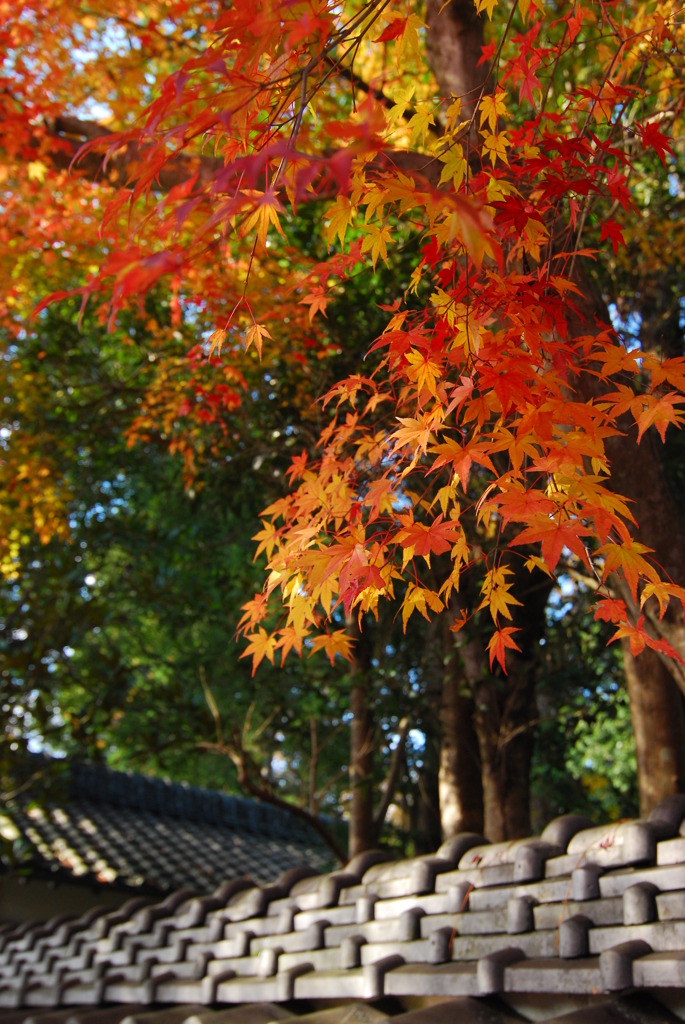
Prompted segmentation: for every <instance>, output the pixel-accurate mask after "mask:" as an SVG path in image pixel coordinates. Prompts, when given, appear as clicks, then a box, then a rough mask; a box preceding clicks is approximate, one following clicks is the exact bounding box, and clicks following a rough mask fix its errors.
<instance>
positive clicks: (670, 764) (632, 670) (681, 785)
mask: <svg viewBox="0 0 685 1024" xmlns="http://www.w3.org/2000/svg"><path fill="white" fill-rule="evenodd" d="M623 657H624V661H625V668H626V682H627V684H628V695H629V697H630V715H631V719H632V723H633V732H634V734H635V751H636V755H637V778H638V787H639V794H640V814H641V815H642V816H646V815H648V814H649V812H650V811H651V810H652V808H653V807H655V806H656V804H658V803H659V801H660V800H663V799H664V797H667V796H670V795H671V794H673V793H683V792H685V743H683V737H684V736H685V702H684V701H683V696H682V694H681V693H680V691H679V690H678V687H677V686H676V684H675V681H674V680H673V677H672V675H671V674H670V672H669V671H668V667H667V666H666V665H665V664H664V662H663V661H662V659H661V658H660V657H659V655H658V654H657V653H656V652H655V651H651V650H648V649H647V650H645V651H643V652H642V654H639V655H638V656H637V657H633V655H632V654H631V653H630V650H629V648H628V645H627V644H625V643H624V645H623Z"/></svg>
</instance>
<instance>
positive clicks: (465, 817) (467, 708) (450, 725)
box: [438, 636, 483, 839]
mask: <svg viewBox="0 0 685 1024" xmlns="http://www.w3.org/2000/svg"><path fill="white" fill-rule="evenodd" d="M450 639H452V638H451V636H450ZM474 710H475V705H474V702H473V698H472V697H471V696H469V695H468V693H466V692H465V679H464V675H463V669H460V667H459V663H458V661H457V658H456V652H455V654H454V655H453V657H452V660H451V662H450V663H448V665H447V666H446V668H445V671H444V675H443V684H442V698H441V702H440V772H439V776H438V785H439V794H440V822H441V825H442V836H443V839H450V838H451V837H452V836H454V835H456V834H457V833H458V832H482V831H483V787H482V784H481V763H480V756H479V749H478V737H477V736H476V731H475V729H474Z"/></svg>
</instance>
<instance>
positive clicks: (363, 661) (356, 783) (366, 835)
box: [348, 632, 377, 857]
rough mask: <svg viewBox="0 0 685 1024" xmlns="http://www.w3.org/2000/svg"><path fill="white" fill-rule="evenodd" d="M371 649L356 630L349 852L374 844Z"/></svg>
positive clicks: (353, 674) (360, 850) (359, 850)
mask: <svg viewBox="0 0 685 1024" xmlns="http://www.w3.org/2000/svg"><path fill="white" fill-rule="evenodd" d="M370 670H371V652H370V651H369V649H368V642H367V638H365V637H364V635H363V633H360V632H357V642H356V645H355V656H354V663H353V665H352V689H351V692H350V710H351V712H352V723H351V727H350V790H351V806H350V833H349V850H348V852H349V856H350V857H354V856H355V855H356V854H358V853H362V852H363V851H364V850H369V849H372V848H373V847H374V846H375V845H376V841H377V840H376V827H375V823H374V813H373V797H374V793H373V770H374V746H375V737H374V724H375V723H374V715H373V709H372V706H371V703H370V699H369V698H370V691H371V680H370Z"/></svg>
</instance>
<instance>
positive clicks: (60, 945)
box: [0, 797, 685, 1024]
mask: <svg viewBox="0 0 685 1024" xmlns="http://www.w3.org/2000/svg"><path fill="white" fill-rule="evenodd" d="M684 818H685V797H682V798H671V799H669V800H667V801H665V802H664V803H663V804H662V805H660V806H659V808H657V810H656V811H655V812H653V814H652V815H651V816H650V818H649V819H648V820H644V821H628V822H622V823H620V824H617V825H612V826H609V827H605V828H593V827H589V823H588V822H587V821H586V820H585V819H582V818H578V817H575V816H566V817H563V818H560V819H557V820H556V821H554V822H552V823H551V825H549V826H548V827H547V829H545V831H544V832H543V834H542V836H541V837H540V838H538V839H529V840H521V841H516V842H511V843H500V844H492V845H491V844H487V843H486V842H485V841H484V840H483V839H482V838H481V837H478V836H473V835H470V834H469V835H462V836H458V837H457V838H456V839H453V840H451V841H449V842H447V843H445V844H443V846H442V847H441V848H440V849H439V850H438V851H437V853H436V854H435V855H433V856H429V857H419V858H416V859H413V860H406V861H400V862H387V861H386V859H385V855H383V854H381V853H377V852H374V853H367V854H362V855H361V856H359V857H357V858H355V859H354V860H353V861H352V862H351V863H350V864H348V865H347V867H346V868H345V869H343V870H341V871H336V872H333V873H332V874H328V875H312V874H310V873H309V872H307V871H306V870H299V871H290V872H288V873H286V874H285V875H283V876H281V878H280V879H279V880H278V881H277V882H276V883H275V884H272V885H269V886H265V887H256V886H251V885H249V884H248V883H247V882H245V881H234V882H230V883H227V884H225V885H224V886H222V887H221V888H220V889H219V890H217V891H216V892H215V893H214V894H213V895H212V896H208V897H195V898H191V897H189V895H188V894H187V893H183V892H178V893H175V894H174V895H172V896H169V897H168V898H167V899H166V900H165V901H164V902H162V903H151V902H147V903H146V902H143V901H140V900H135V901H131V902H129V903H128V904H126V905H125V906H124V907H123V908H120V909H119V910H117V911H115V912H102V911H101V912H96V911H94V912H92V913H90V914H88V915H86V916H84V917H82V918H79V919H75V920H64V919H56V920H53V921H50V922H48V923H47V924H45V925H41V926H28V925H22V926H16V927H13V928H6V929H5V930H4V931H0V1007H2V1008H4V1010H5V1011H8V1012H9V1011H11V1014H10V1015H9V1016H7V1018H6V1019H5V1024H15V1022H16V1024H19V1022H20V1021H21V1022H22V1024H23V1022H25V1021H26V1020H27V1018H29V1017H31V1015H32V1014H35V1013H36V1012H38V1011H39V1010H42V1011H50V1015H49V1016H47V1017H45V1018H43V1024H64V1022H66V1020H67V1018H69V1019H70V1020H72V1021H73V1024H76V1021H82V1024H112V1022H111V1021H110V1020H109V1019H107V1020H105V1019H104V1018H102V1019H101V1020H100V1018H92V1019H91V1018H90V1017H89V1016H88V1014H89V1013H92V1012H94V1011H96V1010H98V1008H99V1007H101V1006H102V1005H103V1004H105V1003H106V1004H110V1007H111V1004H114V1006H115V1007H116V1006H117V1005H118V1006H119V1011H118V1012H119V1013H120V1015H121V1016H124V1015H125V1014H128V1015H129V1019H128V1024H135V1022H138V1021H139V1022H140V1024H148V1016H147V1015H148V1013H149V1012H151V1011H152V1010H153V1009H154V1008H155V1007H160V1006H164V1007H166V1008H167V1009H165V1011H164V1013H165V1016H164V1017H163V1021H164V1024H167V1022H168V1024H173V1022H174V1021H176V1020H178V1021H180V1020H188V1021H190V1019H191V1018H192V1024H229V1022H230V1021H236V1022H238V1021H240V1022H241V1024H242V1022H245V1024H249V1022H250V1021H253V1020H254V1021H255V1024H266V1022H267V1021H270V1020H276V1019H278V1018H280V1017H281V1016H282V1015H283V1004H285V1009H286V1010H287V1011H288V1012H291V1013H293V1014H296V1015H298V1018H300V1017H301V1015H302V1014H303V1013H304V1012H305V1011H307V1010H308V1009H311V1008H312V1007H313V1006H320V1005H321V1004H322V1003H328V1004H329V1005H331V1001H333V1002H338V1003H340V1002H342V1003H344V1004H345V1006H343V1007H342V1008H341V1007H340V1006H338V1007H337V1009H336V1011H335V1012H336V1013H337V1014H338V1016H335V1013H333V1015H332V1016H331V1017H328V1018H326V1017H317V1018H316V1020H315V1021H313V1020H310V1019H309V1018H305V1019H306V1020H307V1024H353V1022H355V1021H359V1024H362V1022H369V1024H371V1022H373V1021H376V1020H379V1019H380V1017H379V1016H378V1013H379V1012H382V1013H393V1014H399V1016H397V1018H396V1020H395V1021H394V1022H393V1024H442V1022H443V1021H445V1022H446V1021H450V1022H460V1024H461V1022H469V1021H473V1022H476V1021H478V1022H480V1024H505V1022H509V1021H512V1020H521V1019H522V1018H523V1019H529V1020H547V1021H551V1020H554V1021H555V1022H556V1024H562V1022H563V1024H572V1022H574V1021H583V1022H586V1024H592V1022H594V1021H598V1022H599V1021H607V1022H616V1024H621V1022H624V1021H625V1022H627V1021H632V1022H634V1024H635V1022H640V1021H642V1022H649V1024H661V1022H665V1021H671V1020H676V1019H685V821H684ZM419 998H423V999H429V1000H435V999H439V1000H445V1001H446V1002H444V1003H443V1004H441V1005H440V1006H431V1007H430V1008H425V1007H424V1008H423V1009H420V1010H413V1011H412V1012H411V1013H409V1012H406V1011H407V1009H408V1007H409V1006H415V1005H416V1000H417V999H419ZM355 1000H361V1001H365V1004H364V1005H362V1006H357V1007H356V1008H355V1006H354V1005H352V1004H351V1002H350V1001H355ZM366 1003H372V1004H373V1005H372V1006H370V1005H366ZM246 1004H249V1005H246ZM275 1004H280V1007H279V1006H276V1005H275ZM237 1006H239V1007H240V1009H239V1011H238V1012H237V1013H236V1012H235V1011H233V1010H231V1007H237ZM17 1008H23V1009H21V1011H19V1012H17ZM74 1008H80V1009H79V1010H78V1012H77V1011H76V1010H75V1009H74ZM229 1011H230V1012H229ZM98 1012H102V1011H98ZM107 1012H108V1013H109V1012H111V1010H108V1011H107ZM327 1012H329V1014H330V1013H331V1011H327ZM345 1012H346V1013H347V1014H350V1016H348V1017H345V1016H344V1013H345ZM53 1014H56V1016H53ZM341 1014H342V1016H341ZM354 1014H360V1016H356V1017H355V1016H354ZM70 1015H71V1016H70ZM174 1015H176V1016H174ZM333 1017H335V1019H333ZM2 1020H3V1017H2V1013H1V1012H0V1022H1V1021H2ZM161 1020H162V1018H160V1019H155V1018H154V1017H151V1018H149V1024H161ZM293 1024H301V1020H300V1019H298V1020H296V1021H294V1022H293Z"/></svg>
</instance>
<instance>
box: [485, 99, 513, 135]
mask: <svg viewBox="0 0 685 1024" xmlns="http://www.w3.org/2000/svg"><path fill="white" fill-rule="evenodd" d="M506 112H507V104H506V93H505V92H504V89H496V90H495V92H494V93H491V94H490V95H488V94H487V93H486V95H485V96H483V98H482V99H481V101H480V126H481V128H482V127H483V125H484V124H485V122H486V121H487V122H488V127H489V128H490V131H491V132H494V131H495V129H496V127H497V121H498V119H499V118H500V117H502V115H503V114H506Z"/></svg>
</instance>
